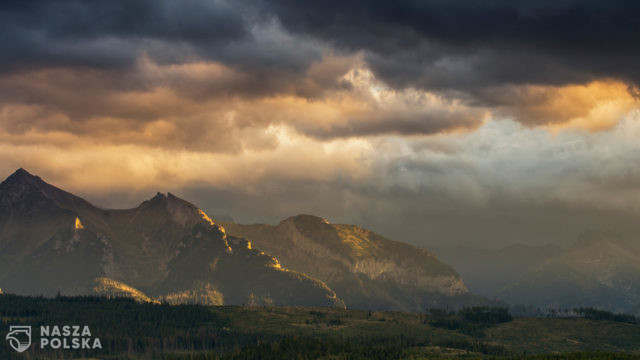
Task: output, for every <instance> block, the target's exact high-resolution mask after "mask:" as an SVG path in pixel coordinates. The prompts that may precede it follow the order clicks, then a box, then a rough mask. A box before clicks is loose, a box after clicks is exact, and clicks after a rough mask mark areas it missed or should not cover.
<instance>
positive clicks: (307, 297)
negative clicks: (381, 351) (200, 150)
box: [0, 169, 640, 313]
mask: <svg viewBox="0 0 640 360" xmlns="http://www.w3.org/2000/svg"><path fill="white" fill-rule="evenodd" d="M225 220H227V221H219V220H217V219H215V220H212V219H211V218H210V217H209V216H208V215H207V214H206V213H205V212H204V211H202V210H201V209H199V208H198V207H196V206H195V205H193V204H191V203H189V202H187V201H185V200H182V199H180V198H178V197H176V196H174V195H172V194H170V193H169V194H167V195H165V194H161V193H158V194H157V195H156V196H154V197H153V198H151V199H149V200H147V201H144V202H142V203H141V204H140V205H139V206H137V207H135V208H132V209H126V210H108V209H102V208H99V207H96V206H94V205H92V204H90V203H89V202H87V201H85V200H83V199H82V198H79V197H77V196H75V195H73V194H70V193H68V192H65V191H63V190H61V189H58V188H56V187H54V186H52V185H49V184H47V183H46V182H44V181H43V180H42V179H40V178H39V177H37V176H34V175H31V174H29V173H28V172H27V171H25V170H23V169H19V170H17V171H16V172H15V173H14V174H12V175H11V176H9V177H8V178H7V179H6V180H5V181H4V182H2V183H1V184H0V288H2V289H3V290H4V291H5V292H7V293H16V294H28V295H40V294H42V295H46V296H52V295H55V294H57V293H62V294H70V295H71V294H103V295H109V296H128V297H133V298H136V299H137V300H139V301H149V302H158V301H165V302H168V303H171V304H179V303H202V304H211V305H221V304H237V305H241V304H248V305H300V306H305V305H314V306H339V307H344V306H347V307H351V308H360V309H380V310H388V309H392V310H403V311H424V310H425V309H427V308H430V307H460V306H468V305H479V304H500V302H496V301H494V300H489V299H488V298H486V297H484V296H487V297H490V298H495V299H496V300H499V301H506V302H508V303H510V304H513V305H516V304H520V305H533V306H538V307H565V308H571V307H579V306H594V307H599V308H605V309H609V310H615V311H625V312H636V313H637V312H638V311H640V310H639V309H640V247H639V246H637V245H635V244H633V243H631V242H628V241H624V240H622V239H620V238H619V237H618V236H616V235H615V234H613V233H611V232H589V233H585V234H583V235H582V236H581V237H580V238H579V239H578V241H577V242H575V244H574V245H573V246H572V247H570V248H569V249H565V248H561V247H558V246H555V245H545V246H529V245H523V244H517V245H513V246H509V247H506V248H503V249H501V250H499V251H494V252H492V251H488V250H485V251H480V250H469V249H455V250H449V251H447V250H446V249H439V250H438V251H437V253H438V254H439V255H440V256H442V257H443V259H445V261H446V262H447V263H450V264H453V265H454V267H451V266H449V265H447V264H446V263H445V262H442V261H441V260H439V259H438V258H437V257H436V256H435V255H434V254H433V253H431V252H429V251H426V250H424V249H419V248H416V247H414V246H412V245H409V244H406V243H402V242H397V241H393V240H390V239H387V238H384V237H382V236H380V235H378V234H376V233H374V232H371V231H369V230H366V229H363V228H361V227H359V226H354V225H345V224H331V223H329V222H328V221H327V220H325V219H323V218H320V217H317V216H312V215H298V216H292V217H289V218H287V219H285V220H283V221H281V222H280V223H278V224H277V225H275V226H272V225H266V224H253V225H242V224H236V223H234V222H232V221H229V220H230V219H225ZM456 269H459V270H460V272H461V273H462V275H463V277H464V279H465V280H467V282H468V283H469V284H471V285H470V287H471V292H469V290H468V288H467V285H465V282H464V281H463V277H461V276H460V275H459V273H458V272H457V271H456ZM474 293H476V294H479V295H474ZM481 295H484V296H481ZM502 304H504V303H502Z"/></svg>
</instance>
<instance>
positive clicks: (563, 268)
mask: <svg viewBox="0 0 640 360" xmlns="http://www.w3.org/2000/svg"><path fill="white" fill-rule="evenodd" d="M436 253H437V254H438V255H439V256H441V257H442V259H443V260H445V261H446V262H448V263H450V264H452V265H453V266H454V267H455V268H456V269H457V270H459V271H460V273H461V274H462V276H463V277H464V279H465V281H466V284H467V285H468V286H469V288H470V289H471V291H473V292H476V293H478V294H481V295H484V296H488V297H490V298H497V299H500V300H502V301H506V302H508V303H510V304H513V305H516V304H519V305H532V306H535V307H539V308H574V307H584V306H588V307H596V308H602V309H607V310H613V311H619V312H630V313H635V314H640V247H639V246H638V245H637V244H634V243H633V242H631V241H629V240H624V239H623V238H621V237H620V236H619V235H617V234H616V233H614V232H612V231H596V230H591V231H587V232H584V233H582V234H580V235H579V236H578V239H577V240H576V241H575V242H574V243H573V244H572V245H571V246H570V247H569V248H567V249H565V248H562V247H559V246H555V245H552V244H547V245H542V246H531V245H524V244H516V245H512V246H508V247H505V248H502V249H499V250H496V251H492V250H486V249H485V250H478V249H469V248H451V249H444V248H443V249H437V250H436Z"/></svg>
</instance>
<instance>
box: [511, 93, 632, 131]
mask: <svg viewBox="0 0 640 360" xmlns="http://www.w3.org/2000/svg"><path fill="white" fill-rule="evenodd" d="M504 96H505V97H512V100H510V101H511V104H509V106H507V107H506V109H507V110H506V111H507V113H510V114H512V115H513V116H514V117H515V119H516V120H517V121H519V122H521V123H524V124H526V125H533V126H544V127H546V128H547V129H549V130H550V131H552V132H554V133H556V132H558V131H559V130H565V129H582V130H587V131H590V132H597V131H607V130H611V129H612V128H613V127H614V126H615V125H616V124H618V122H619V121H620V120H621V119H622V117H624V116H625V115H627V114H629V113H630V112H631V111H632V110H634V109H638V108H640V101H639V100H638V98H636V97H634V96H633V94H632V93H631V91H630V89H629V86H628V85H626V84H624V83H622V82H619V81H613V80H601V81H594V82H591V83H589V84H586V85H566V86H560V87H553V86H533V85H530V86H521V87H517V88H511V89H510V91H507V92H506V93H505V95H504Z"/></svg>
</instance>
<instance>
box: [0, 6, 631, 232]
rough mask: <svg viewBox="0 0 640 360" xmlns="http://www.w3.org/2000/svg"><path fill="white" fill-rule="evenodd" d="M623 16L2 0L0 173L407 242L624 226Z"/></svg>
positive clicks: (98, 196)
mask: <svg viewBox="0 0 640 360" xmlns="http://www.w3.org/2000/svg"><path fill="white" fill-rule="evenodd" d="M639 7H640V5H636V4H634V3H631V2H615V1H614V2H607V3H602V2H596V1H572V0H571V1H535V2H534V1H520V2H513V1H506V0H505V1H501V0H499V1H484V2H477V1H462V0H460V1H458V0H454V1H435V0H431V1H409V0H403V1H394V2H388V1H362V0H349V1H339V2H337V1H323V2H301V1H289V0H268V1H267V0H263V1H244V0H241V1H225V0H214V1H204V0H187V1H180V2H178V1H170V0H159V1H146V0H145V1H133V2H131V1H93V2H85V1H78V0H50V1H30V2H24V1H9V2H4V3H3V5H1V6H0V46H1V47H2V49H3V51H2V52H0V149H1V150H2V151H1V152H0V159H1V162H0V163H1V164H2V165H0V173H1V174H6V175H8V174H9V173H10V172H11V171H12V170H14V169H15V168H17V167H25V168H28V169H30V170H31V171H33V172H36V173H39V174H40V175H42V176H43V177H45V178H47V179H49V180H51V181H52V182H54V183H57V184H59V185H61V186H64V187H68V188H69V189H71V190H73V191H76V192H78V193H81V194H83V195H85V196H88V197H90V198H92V199H94V200H96V201H100V202H102V203H103V204H104V205H106V206H125V205H126V206H131V205H134V204H135V203H136V202H138V201H140V200H141V198H144V197H146V195H145V194H147V193H153V192H154V191H156V190H172V191H175V192H177V193H181V194H184V195H185V196H188V197H190V199H191V200H193V201H195V202H199V203H201V205H202V206H203V207H205V208H209V209H212V210H215V211H218V212H227V213H231V214H232V215H235V216H236V217H238V218H239V219H240V220H246V221H276V220H278V219H279V218H280V217H283V216H287V215H291V214H294V213H299V212H312V213H319V214H320V215H323V216H326V217H328V218H332V219H335V220H341V219H342V221H351V222H357V223H360V224H362V225H366V226H369V227H372V228H374V229H379V230H380V231H383V232H385V233H386V234H389V235H397V236H402V237H406V238H407V239H409V240H410V241H414V242H417V243H421V242H422V243H426V242H429V241H432V240H433V238H434V237H435V238H447V239H455V241H458V242H465V241H468V237H478V236H479V237H481V238H482V239H481V241H482V242H496V243H499V242H501V241H502V242H509V241H511V237H512V236H513V234H516V233H518V229H520V232H522V233H525V232H526V233H527V234H538V235H535V236H534V235H530V236H529V237H530V238H531V239H533V238H534V237H536V236H537V238H538V239H539V238H543V237H545V236H552V237H553V239H559V238H560V237H561V236H560V235H557V234H561V235H562V236H566V235H567V233H568V232H569V230H566V231H565V230H563V231H557V233H556V235H553V234H550V233H545V232H544V231H537V230H535V229H532V226H533V225H530V224H528V223H527V219H532V220H531V221H532V222H531V224H538V225H539V226H540V227H546V228H548V229H556V230H557V229H558V228H561V226H560V225H558V224H559V223H558V221H560V220H559V219H560V218H562V216H566V217H567V218H572V219H574V220H571V221H574V223H575V226H574V225H572V226H571V227H570V228H571V229H572V230H571V231H573V230H576V231H580V229H578V228H579V226H580V225H579V224H580V223H581V220H580V219H581V217H580V216H583V217H582V219H590V220H588V221H584V222H585V223H597V221H593V220H592V219H593V218H597V216H596V215H594V214H598V211H605V212H606V214H605V215H603V216H602V219H608V220H606V221H604V220H603V222H602V223H603V224H605V225H606V223H607V221H609V222H610V223H611V224H617V225H616V226H618V225H619V226H622V227H624V226H627V225H624V226H623V225H620V224H618V223H615V221H613V220H612V219H614V218H618V219H622V218H625V216H631V215H630V214H635V211H636V210H637V207H638V204H637V202H636V201H635V200H634V199H635V198H636V196H635V195H636V192H637V190H636V189H637V186H638V184H639V183H640V174H637V173H636V172H635V171H634V170H632V169H633V168H634V166H635V165H633V164H635V162H636V161H635V158H634V156H633V155H635V154H637V153H638V147H637V146H636V145H635V141H632V140H633V137H631V138H630V137H629V136H631V135H629V134H637V133H638V130H637V129H638V125H637V123H638V111H639V110H638V109H639V108H640V100H639V99H640V96H639V94H640V91H639V90H638V86H639V84H640V72H639V70H638V67H637V65H636V64H637V63H638V60H639V57H640V53H639V51H640V50H638V49H639V48H638V46H637V45H636V42H637V39H638V37H639V36H640V23H639V22H638V20H637V19H636V17H637V16H635V14H637V13H638V10H640V8H639ZM114 174H117V176H116V175H114ZM123 174H124V175H123ZM125 175H126V176H125ZM199 199H200V200H199ZM621 213H622V214H626V215H625V216H622V215H620V214H621ZM505 214H508V215H509V216H507V217H504V216H505ZM546 214H548V215H546ZM558 214H564V215H562V216H559V215H558ZM567 214H569V215H567ZM570 214H582V215H580V216H578V215H575V217H572V216H573V215H570ZM613 214H615V216H614V215H613ZM514 217H515V218H517V219H516V220H513V218H514ZM506 218H508V219H512V220H513V221H514V222H515V223H514V224H515V225H514V224H512V223H510V222H508V221H506V220H504V219H506ZM612 221H613V222H612ZM460 223H464V224H468V226H469V229H468V230H463V228H464V227H460V226H459V224H460ZM492 224H493V225H492ZM496 224H500V226H501V228H503V229H507V230H505V231H504V233H500V232H499V231H497V232H496V231H494V230H492V229H494V228H496V226H497V225H496ZM554 224H555V225H554ZM625 224H626V223H625ZM603 226H604V225H603ZM612 226H613V225H612ZM628 228H632V226H631V225H629V226H628ZM478 229H483V230H481V231H480V230H478ZM525 230H526V231H525ZM425 234H426V235H425ZM482 234H484V235H482ZM425 236H426V237H429V239H430V240H428V241H427V240H425V239H424V238H425ZM554 236H555V237H554ZM495 238H498V240H496V239H495ZM433 241H435V240H433ZM452 241H453V240H452ZM479 241H480V240H479ZM532 241H533V240H532ZM536 241H537V240H536ZM540 241H541V240H540Z"/></svg>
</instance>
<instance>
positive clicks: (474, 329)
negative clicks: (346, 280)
mask: <svg viewBox="0 0 640 360" xmlns="http://www.w3.org/2000/svg"><path fill="white" fill-rule="evenodd" d="M576 312H580V314H581V316H583V317H587V318H591V319H594V320H607V321H619V320H620V319H619V318H617V317H615V315H613V317H611V315H610V314H609V313H606V312H600V311H594V310H593V309H577V310H576ZM268 313H270V310H269V309H268V308H265V309H262V308H260V309H258V308H251V309H245V308H241V307H207V306H201V305H166V304H148V303H137V302H135V301H133V300H130V299H124V298H116V299H107V298H102V297H93V296H87V297H63V296H59V297H56V298H42V297H22V296H14V295H1V296H0V319H1V320H0V321H1V322H2V324H1V329H0V338H1V339H0V341H2V340H4V337H5V336H6V334H7V332H8V330H9V326H10V325H31V326H32V327H33V334H32V335H33V339H32V340H33V341H32V344H33V345H32V346H31V347H30V348H29V350H27V351H26V352H25V353H24V354H18V353H16V352H15V351H13V350H12V349H10V348H9V346H0V359H40V358H46V359H49V358H60V359H62V358H65V359H67V358H91V357H96V358H101V359H166V360H170V359H171V360H182V359H184V360H186V359H189V360H195V359H201V360H209V359H221V360H235V359H282V358H287V359H317V358H331V359H405V358H439V357H438V356H439V355H437V354H435V355H434V354H432V353H430V352H429V351H430V350H425V349H426V348H442V349H445V348H446V349H453V350H455V351H459V352H460V353H461V354H465V353H467V352H469V353H472V354H474V355H473V356H476V357H483V358H496V359H508V358H511V356H513V355H514V354H511V353H509V351H507V350H506V349H505V347H504V346H502V345H500V344H496V343H491V342H489V341H484V339H483V336H484V334H483V331H484V330H485V329H488V328H490V327H492V326H496V325H498V324H500V323H505V322H509V321H511V320H512V316H511V314H510V313H509V311H508V310H507V309H505V308H492V307H472V308H464V309H461V310H459V311H457V312H448V311H444V310H438V309H431V310H430V311H429V312H428V314H426V315H424V314H423V315H422V316H423V318H422V320H423V321H418V320H419V319H418V317H417V316H418V315H417V314H415V315H416V318H415V319H416V320H415V321H416V323H415V325H414V326H415V328H412V329H413V330H411V331H409V330H407V328H406V327H403V326H406V325H403V324H402V323H399V322H397V321H396V320H395V319H393V318H389V319H385V317H382V315H384V316H389V315H387V314H382V313H379V314H372V313H371V312H369V313H368V314H367V313H366V312H360V313H361V315H358V314H360V313H359V312H358V311H353V310H352V311H349V310H344V311H336V310H332V312H330V311H325V310H322V309H311V310H305V309H299V310H298V312H296V313H295V314H297V315H298V316H301V315H300V314H302V315H304V316H306V317H307V321H302V322H301V323H302V324H304V325H306V326H311V327H318V328H325V329H326V328H331V329H333V328H336V327H340V326H343V325H344V324H347V323H348V322H349V321H352V320H351V319H352V317H353V316H362V320H363V321H365V320H366V321H368V322H375V323H376V324H381V325H380V326H378V325H376V326H375V328H376V329H378V330H376V331H374V332H368V331H364V330H358V332H351V333H349V335H348V336H347V335H345V334H346V333H343V332H337V331H335V332H334V331H325V332H307V333H306V335H302V333H298V330H296V329H297V328H296V327H291V331H288V332H277V331H276V332H268V331H267V332H256V331H254V330H253V329H254V328H253V327H252V326H249V327H248V328H247V327H245V328H244V330H242V329H243V328H241V327H236V326H235V325H234V321H238V320H237V319H242V318H243V316H244V315H246V314H268ZM279 314H280V313H279ZM327 314H331V315H327ZM234 316H235V317H234ZM260 316H262V315H260ZM277 316H279V315H277ZM277 316H276V317H274V319H275V318H277ZM403 316H405V315H403ZM40 325H49V326H54V325H58V326H64V325H80V326H85V325H86V326H89V327H90V329H91V332H92V334H91V335H92V337H97V338H100V340H101V344H102V349H100V350H64V351H62V350H51V349H44V350H41V349H40V348H39V346H38V344H39V330H38V328H39V327H40ZM433 326H435V327H436V328H445V329H448V330H453V331H452V332H443V331H442V330H441V329H436V330H437V332H434V331H433V330H434V328H433ZM393 329H396V330H393ZM398 329H404V330H401V331H397V330H398ZM436 334H437V335H436ZM518 355H519V357H520V358H521V354H518ZM443 356H444V355H443ZM550 356H551V355H550ZM553 356H555V355H553ZM553 356H551V357H539V356H537V357H535V359H540V360H543V359H558V360H564V359H567V360H571V359H576V360H581V359H617V358H619V359H624V360H626V359H631V358H633V357H627V356H626V355H624V354H600V353H580V354H573V355H571V354H567V355H566V356H565V355H562V356H565V357H553Z"/></svg>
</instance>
